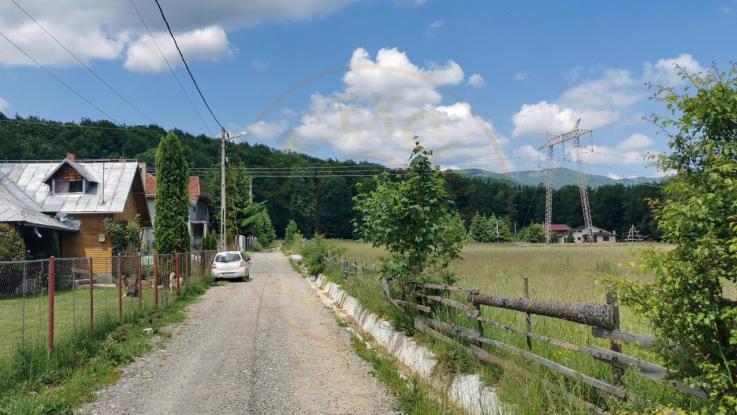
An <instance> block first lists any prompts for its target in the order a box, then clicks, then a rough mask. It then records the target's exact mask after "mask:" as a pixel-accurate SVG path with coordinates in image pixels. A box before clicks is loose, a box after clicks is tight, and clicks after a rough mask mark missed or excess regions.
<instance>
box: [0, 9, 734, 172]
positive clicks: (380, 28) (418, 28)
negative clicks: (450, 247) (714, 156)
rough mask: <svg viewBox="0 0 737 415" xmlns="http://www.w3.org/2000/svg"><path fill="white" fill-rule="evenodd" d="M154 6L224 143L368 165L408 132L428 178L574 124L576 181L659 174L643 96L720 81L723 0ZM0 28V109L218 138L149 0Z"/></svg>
mask: <svg viewBox="0 0 737 415" xmlns="http://www.w3.org/2000/svg"><path fill="white" fill-rule="evenodd" d="M160 3H161V6H162V8H163V10H164V12H165V13H166V15H167V18H168V20H169V23H170V24H171V27H172V30H173V32H174V34H175V36H176V37H177V40H178V42H179V44H180V46H181V48H182V51H183V53H184V55H185V57H186V58H187V60H188V62H189V64H190V67H191V69H192V72H193V73H194V76H195V78H196V79H197V82H198V83H199V85H200V87H201V89H202V91H203V93H204V95H205V97H206V98H207V101H208V102H209V103H210V106H211V108H212V110H213V112H214V113H215V115H216V117H217V118H218V119H219V120H220V121H221V122H222V124H223V125H225V127H226V128H227V129H228V130H229V131H231V132H232V133H238V132H240V131H244V130H245V131H247V132H248V134H247V135H245V136H244V137H241V138H239V139H238V140H240V141H243V140H245V141H249V142H257V143H263V144H267V145H270V146H272V147H275V148H281V149H285V150H292V151H299V152H305V153H308V154H312V155H316V156H319V157H324V158H328V157H329V158H335V159H341V160H342V159H349V158H350V159H354V160H370V161H375V162H380V163H383V164H385V165H387V166H402V165H405V164H406V163H407V159H408V157H409V154H410V151H411V148H412V146H413V142H414V137H419V140H420V141H421V143H422V144H423V145H424V146H426V147H428V148H430V149H432V150H433V151H434V160H435V162H437V163H438V164H440V165H441V166H443V167H444V168H482V169H487V170H491V171H497V172H506V171H516V170H527V169H538V168H541V167H544V166H545V160H544V157H545V156H544V155H542V156H541V155H540V154H539V152H538V147H540V146H541V145H543V143H544V142H545V141H546V139H547V137H548V136H549V135H556V134H560V133H563V132H565V131H568V130H570V129H572V128H573V127H574V126H575V123H576V121H577V120H578V119H581V124H580V125H581V127H582V128H585V129H592V130H593V133H592V134H589V135H587V136H585V137H584V138H583V139H582V150H581V157H582V158H583V160H584V162H585V169H586V171H587V172H588V173H591V174H601V175H607V176H609V177H612V178H625V177H633V176H658V175H661V174H663V172H659V171H658V170H657V169H656V168H655V167H653V166H652V165H651V163H650V162H649V161H647V160H645V156H646V155H647V154H654V153H658V152H662V151H667V148H668V146H667V142H668V138H667V136H666V135H665V134H663V133H662V132H660V131H659V129H658V128H657V127H655V126H653V125H652V124H651V123H650V122H648V121H647V120H646V117H647V116H649V115H650V114H653V113H660V114H662V113H665V108H664V107H663V105H662V104H661V103H658V102H655V101H653V100H651V99H650V98H651V97H652V95H653V93H654V90H653V89H652V88H650V87H648V86H647V84H648V83H653V84H658V85H664V86H675V87H682V86H683V81H682V80H681V79H680V78H679V76H678V71H677V67H679V66H680V67H682V68H684V69H685V70H687V71H688V72H690V73H693V74H698V73H703V71H704V70H706V69H707V68H708V67H709V66H710V65H712V64H714V63H715V64H717V65H719V66H720V67H722V68H725V67H726V66H727V65H729V62H730V61H731V60H734V59H735V55H734V52H735V47H734V39H736V38H737V0H714V1H710V0H704V1H698V2H696V1H665V0H662V1H661V0H658V1H647V2H642V1H618V2H603V1H597V2H580V1H574V0H570V1H481V0H457V1H440V0H365V1H361V0H250V1H242V0H210V1H208V2H201V1H193V0H177V1H175V0H160ZM21 8H22V9H23V10H25V12H27V13H28V15H27V14H25V13H24V12H23V10H21ZM137 12H138V13H140V16H141V18H139V16H138V14H137ZM29 15H30V17H29ZM31 17H32V18H33V19H31ZM34 20H35V21H34ZM149 30H150V32H149ZM47 32H48V33H47ZM0 34H1V35H2V36H0V111H2V112H3V113H5V114H7V115H10V116H13V115H15V114H19V115H22V116H28V115H35V116H40V117H43V118H47V119H53V120H62V121H73V120H76V121H79V120H81V119H83V118H89V119H111V120H112V121H115V122H118V123H121V124H127V125H138V124H149V123H156V124H159V125H161V126H162V127H164V128H167V129H171V128H179V129H182V130H186V131H189V132H192V133H195V134H206V135H209V136H212V137H215V136H217V135H218V133H219V127H218V126H217V124H216V123H215V121H214V120H213V119H212V118H211V117H210V115H209V113H208V112H207V109H206V108H205V107H204V105H203V104H202V101H201V100H200V99H199V97H198V95H197V92H196V91H195V89H194V87H193V84H192V82H191V81H190V80H189V78H188V75H187V73H186V72H185V70H184V67H183V65H182V63H181V61H180V59H179V56H178V54H177V52H176V49H175V48H174V45H173V42H172V41H171V38H170V37H169V36H168V33H167V32H166V27H165V25H164V22H163V20H162V19H161V16H160V15H159V12H158V9H157V8H156V4H155V3H154V1H153V0H115V1H113V0H84V1H83V0H57V1H53V2H52V1H40V0H5V1H3V2H0ZM51 36H53V37H54V38H56V39H57V40H58V42H59V43H60V44H61V45H60V44H59V43H57V42H56V41H55V40H54V39H52V37H51ZM11 41H12V43H13V44H15V46H14V45H13V44H11ZM62 45H63V46H62ZM16 46H17V47H19V48H20V49H22V50H23V51H24V52H25V54H24V53H23V52H21V51H19V49H18V48H16ZM65 48H66V49H68V50H69V51H70V52H71V54H70V53H68V52H67V51H66V50H65ZM26 54H27V55H28V56H26ZM72 54H73V55H74V56H72ZM29 56H30V57H32V58H33V59H34V60H35V62H33V61H32V60H31V59H30V58H29ZM75 57H76V58H75ZM39 65H41V66H43V67H41V66H39ZM170 67H171V68H172V70H170V69H169V68H170ZM172 71H173V72H174V75H173V74H172ZM180 84H181V86H180ZM108 85H109V86H110V87H108ZM569 144H570V143H569ZM71 150H73V149H70V151H71ZM0 158H2V156H1V155H0ZM575 160H576V158H575V149H574V147H573V146H572V145H567V146H566V147H565V148H556V149H555V163H556V165H557V166H565V167H575Z"/></svg>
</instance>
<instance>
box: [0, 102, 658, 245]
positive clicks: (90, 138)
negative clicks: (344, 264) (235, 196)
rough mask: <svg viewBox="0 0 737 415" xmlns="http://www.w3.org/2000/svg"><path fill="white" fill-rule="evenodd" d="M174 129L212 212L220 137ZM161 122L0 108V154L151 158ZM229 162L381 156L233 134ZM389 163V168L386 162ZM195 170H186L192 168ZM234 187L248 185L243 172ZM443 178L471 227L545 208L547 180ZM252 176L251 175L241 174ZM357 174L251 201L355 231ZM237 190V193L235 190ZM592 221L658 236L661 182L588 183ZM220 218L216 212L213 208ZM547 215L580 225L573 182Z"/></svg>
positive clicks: (263, 193) (267, 189)
mask: <svg viewBox="0 0 737 415" xmlns="http://www.w3.org/2000/svg"><path fill="white" fill-rule="evenodd" d="M173 132H174V133H175V134H176V135H177V136H178V137H179V138H180V140H181V145H182V151H183V154H184V158H185V160H186V161H187V164H188V166H189V167H190V168H192V169H194V171H198V172H199V173H197V174H200V175H202V176H204V178H205V181H206V183H207V184H208V190H209V193H210V196H211V198H212V201H213V206H214V209H212V211H213V212H215V213H216V214H217V212H218V209H217V206H219V202H218V201H219V186H218V183H219V173H218V171H217V169H214V170H212V171H208V172H206V173H202V172H201V171H199V170H196V169H197V168H213V167H217V166H218V164H219V162H220V153H219V152H220V147H219V142H218V141H217V140H214V139H212V138H210V137H207V136H204V135H197V136H195V135H192V134H189V133H187V132H184V131H180V130H173ZM166 133H167V132H166V131H165V130H164V129H163V128H161V127H159V126H156V125H149V126H118V125H115V124H113V123H110V122H108V121H90V120H83V121H82V122H80V123H60V122H55V121H48V120H43V119H39V118H37V117H28V118H22V117H17V116H16V117H15V118H8V117H6V116H5V115H3V114H2V113H0V154H1V155H2V158H4V159H13V160H43V159H62V158H64V157H65V155H66V154H67V152H74V153H75V154H76V155H77V158H79V159H85V158H109V159H118V158H135V159H138V160H140V161H143V162H146V163H148V164H150V165H155V161H156V160H155V159H156V149H157V146H158V145H159V141H160V140H161V138H162V137H164V136H165V135H166ZM228 157H229V161H230V165H231V167H232V168H233V169H236V168H253V167H282V168H289V169H292V171H293V172H294V174H290V175H291V176H310V174H308V172H309V170H307V169H303V168H305V167H308V166H310V167H314V166H319V167H321V168H324V169H328V170H329V169H341V168H346V167H356V166H361V167H367V168H372V169H384V168H383V166H380V165H377V164H372V163H366V162H360V163H359V162H354V161H336V160H323V159H319V158H315V157H311V156H308V155H305V154H300V153H295V152H291V151H284V150H278V149H274V148H270V147H268V146H265V145H260V144H249V143H237V144H231V145H229V147H228ZM387 171H388V170H387ZM193 174H194V173H193ZM238 175H239V176H241V177H240V180H239V183H238V184H237V185H236V186H235V187H234V191H242V189H243V187H244V186H246V185H247V180H245V179H244V178H243V172H242V171H240V172H239V173H238ZM442 175H443V177H444V179H445V187H446V189H447V191H448V193H449V196H450V199H451V200H452V201H453V203H454V206H455V208H456V209H457V210H458V211H459V213H460V214H461V217H462V218H463V220H464V223H465V224H466V226H467V227H470V225H471V221H472V219H473V216H474V215H475V214H476V213H479V214H481V215H484V216H492V215H493V216H495V217H496V218H499V219H501V220H503V221H505V223H507V224H508V226H509V229H510V231H511V232H512V234H514V233H515V231H517V232H519V230H520V229H522V228H524V227H527V226H529V225H530V224H531V223H542V222H543V219H544V215H545V188H544V187H543V186H542V185H539V186H520V185H514V184H510V183H507V182H501V181H493V180H488V179H481V178H469V177H465V176H463V175H461V174H458V173H454V172H443V173H442ZM248 180H250V179H248ZM370 182H371V181H370V180H369V178H365V177H344V176H340V175H339V173H334V175H332V176H330V177H320V178H315V177H288V178H287V177H255V178H254V179H253V193H254V194H253V197H254V201H256V202H259V203H262V205H263V208H265V209H266V211H268V215H269V216H270V219H271V222H272V223H273V226H274V228H275V229H276V233H277V234H278V235H279V236H283V235H284V232H285V229H286V227H287V224H288V222H289V220H290V219H293V220H294V221H295V223H296V224H297V227H298V228H299V230H300V232H301V233H302V234H304V235H305V236H307V237H310V236H311V235H313V234H314V233H321V234H323V235H325V236H326V237H331V238H345V239H350V238H355V237H356V235H355V234H354V231H353V225H352V223H353V222H354V221H356V220H358V219H360V218H358V217H357V215H358V214H357V213H356V212H355V211H354V210H353V197H355V196H356V195H358V193H359V191H358V187H359V186H357V184H359V183H366V184H365V185H364V188H370ZM241 196H242V195H241ZM589 198H590V200H591V210H592V216H593V222H594V225H596V226H599V227H602V228H604V229H607V230H612V231H616V232H617V235H625V234H626V232H627V230H628V229H629V227H630V225H632V224H634V225H635V226H636V227H637V229H638V230H639V232H640V234H641V235H653V236H654V237H657V236H658V230H657V226H656V224H655V221H654V219H653V216H652V214H651V211H650V207H649V204H648V200H659V199H660V198H661V192H660V187H659V186H656V185H652V184H637V185H630V186H624V185H605V186H601V187H598V188H592V189H590V190H589ZM216 220H219V217H218V218H216ZM553 220H554V222H555V223H565V224H568V225H569V226H571V227H576V226H581V225H583V219H582V216H581V203H580V197H579V193H578V188H577V187H576V186H565V187H562V188H560V189H557V190H555V192H554V194H553Z"/></svg>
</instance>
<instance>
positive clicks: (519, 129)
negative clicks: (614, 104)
mask: <svg viewBox="0 0 737 415" xmlns="http://www.w3.org/2000/svg"><path fill="white" fill-rule="evenodd" d="M618 117H619V114H618V113H617V112H616V111H613V110H592V109H579V110H574V109H572V108H570V107H564V106H561V105H558V104H554V103H549V102H547V101H540V102H538V103H537V104H524V105H522V108H520V110H519V111H518V112H517V113H515V114H514V115H513V116H512V123H513V124H514V129H513V131H512V135H513V136H515V137H519V136H524V135H531V136H543V137H544V136H546V135H547V134H560V133H562V132H564V131H568V130H570V129H572V128H573V127H574V126H575V125H576V121H577V120H579V119H583V120H584V122H583V125H582V128H599V127H601V126H603V125H606V124H609V123H611V122H613V121H615V120H616V119H617V118H618Z"/></svg>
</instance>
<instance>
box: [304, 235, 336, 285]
mask: <svg viewBox="0 0 737 415" xmlns="http://www.w3.org/2000/svg"><path fill="white" fill-rule="evenodd" d="M329 253H330V252H329V250H328V244H327V242H325V239H324V238H323V237H322V236H320V235H318V234H315V236H314V237H313V238H312V239H311V240H309V241H308V242H307V243H306V244H304V245H303V246H302V250H301V251H300V254H301V255H302V263H303V264H304V265H305V268H307V272H309V273H310V275H314V276H318V275H320V274H322V273H324V272H325V268H326V266H327V256H328V254H329Z"/></svg>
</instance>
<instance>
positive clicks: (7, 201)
mask: <svg viewBox="0 0 737 415" xmlns="http://www.w3.org/2000/svg"><path fill="white" fill-rule="evenodd" d="M0 222H15V223H22V224H28V225H32V226H37V227H40V228H47V229H58V230H64V231H76V230H77V229H75V228H74V227H73V226H70V225H68V224H65V223H62V222H61V221H59V220H57V219H55V218H53V217H51V216H48V215H45V214H43V213H42V212H41V206H40V205H39V204H38V203H36V201H34V200H33V199H31V198H30V197H29V196H28V195H26V194H25V193H24V192H23V190H21V189H20V188H19V187H18V186H17V185H16V184H15V183H13V182H12V181H11V180H10V179H8V177H7V176H6V175H4V174H0Z"/></svg>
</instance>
